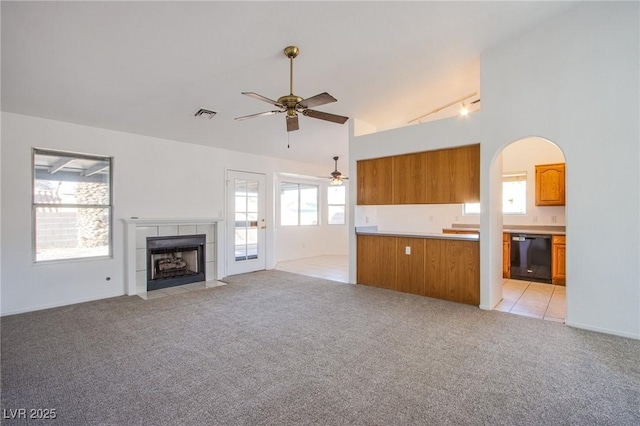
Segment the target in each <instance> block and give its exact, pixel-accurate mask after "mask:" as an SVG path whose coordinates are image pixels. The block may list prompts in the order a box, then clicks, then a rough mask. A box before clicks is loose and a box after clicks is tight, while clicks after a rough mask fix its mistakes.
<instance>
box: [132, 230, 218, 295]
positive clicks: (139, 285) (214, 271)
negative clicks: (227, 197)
mask: <svg viewBox="0 0 640 426" xmlns="http://www.w3.org/2000/svg"><path fill="white" fill-rule="evenodd" d="M123 221H124V223H125V232H126V234H125V241H126V250H125V253H126V254H125V260H126V261H125V271H126V276H125V285H126V293H127V294H128V295H130V296H132V295H135V294H141V293H144V292H146V291H147V270H146V268H147V267H146V263H147V261H146V259H147V237H168V236H177V235H194V234H205V235H206V259H205V265H206V266H205V271H206V280H207V281H213V280H216V279H219V278H222V277H224V269H223V268H224V257H223V256H224V243H223V240H222V238H223V236H224V227H223V226H222V223H223V221H222V219H215V218H197V219H194V218H186V219H123Z"/></svg>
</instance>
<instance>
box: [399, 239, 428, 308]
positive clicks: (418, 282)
mask: <svg viewBox="0 0 640 426" xmlns="http://www.w3.org/2000/svg"><path fill="white" fill-rule="evenodd" d="M424 248H425V240H424V239H423V238H404V237H398V239H397V249H396V262H397V263H396V271H397V272H396V283H397V288H398V291H403V292H405V293H411V294H420V295H422V296H424ZM407 252H408V253H407Z"/></svg>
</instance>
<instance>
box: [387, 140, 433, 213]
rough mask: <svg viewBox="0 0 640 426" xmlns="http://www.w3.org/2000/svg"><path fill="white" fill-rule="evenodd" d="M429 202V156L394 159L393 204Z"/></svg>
mask: <svg viewBox="0 0 640 426" xmlns="http://www.w3.org/2000/svg"><path fill="white" fill-rule="evenodd" d="M426 202H427V154H426V153H424V152H419V153H417V154H406V155H397V156H395V157H393V204H425V203H426Z"/></svg>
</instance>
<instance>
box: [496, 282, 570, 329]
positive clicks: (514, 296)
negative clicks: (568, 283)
mask: <svg viewBox="0 0 640 426" xmlns="http://www.w3.org/2000/svg"><path fill="white" fill-rule="evenodd" d="M495 310H496V311H502V312H509V313H511V314H516V315H524V316H527V317H533V318H540V319H546V320H550V321H557V322H564V319H565V312H566V291H565V287H564V286H560V285H552V284H542V283H536V282H529V281H519V280H510V279H505V280H504V284H503V287H502V302H500V303H499V304H498V306H496V308H495Z"/></svg>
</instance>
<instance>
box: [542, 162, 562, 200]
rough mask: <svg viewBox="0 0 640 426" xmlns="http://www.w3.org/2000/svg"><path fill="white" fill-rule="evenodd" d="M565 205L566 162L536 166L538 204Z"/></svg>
mask: <svg viewBox="0 0 640 426" xmlns="http://www.w3.org/2000/svg"><path fill="white" fill-rule="evenodd" d="M564 205H565V171H564V163H560V164H544V165H538V166H536V206H564Z"/></svg>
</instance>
